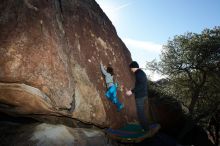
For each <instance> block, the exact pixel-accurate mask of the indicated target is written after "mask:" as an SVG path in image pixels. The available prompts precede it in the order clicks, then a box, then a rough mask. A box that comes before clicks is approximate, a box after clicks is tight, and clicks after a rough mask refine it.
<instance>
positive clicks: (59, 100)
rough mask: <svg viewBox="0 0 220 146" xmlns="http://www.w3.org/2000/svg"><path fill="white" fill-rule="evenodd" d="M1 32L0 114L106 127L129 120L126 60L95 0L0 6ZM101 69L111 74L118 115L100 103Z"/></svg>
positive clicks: (11, 0) (9, 0)
mask: <svg viewBox="0 0 220 146" xmlns="http://www.w3.org/2000/svg"><path fill="white" fill-rule="evenodd" d="M0 32H1V33H0V56H1V57H0V111H1V112H4V113H8V114H15V115H22V116H24V115H28V116H31V115H34V117H36V115H41V116H42V115H56V116H57V115H58V116H64V117H71V118H74V119H78V120H80V121H83V122H87V123H92V124H95V125H100V126H111V127H117V126H120V125H121V124H123V123H125V122H129V121H133V120H135V118H136V111H135V104H134V98H133V97H132V98H126V97H125V94H124V91H125V89H124V87H127V88H131V87H132V85H133V78H132V75H131V72H130V71H129V68H128V64H129V63H130V62H131V55H130V52H129V51H128V49H127V48H126V46H125V45H124V43H123V42H122V41H121V39H120V38H119V37H118V36H117V33H116V30H115V28H114V26H113V25H112V23H111V21H110V20H109V19H108V18H107V16H106V15H105V13H104V12H103V11H102V10H101V8H100V7H99V5H98V4H97V3H96V2H95V0H89V1H88V0H53V1H45V0H21V1H15V0H2V1H1V5H0ZM100 62H103V64H105V65H108V64H111V65H112V66H113V68H114V72H115V74H116V75H115V79H116V81H117V82H118V83H119V94H118V95H119V100H120V101H121V102H123V103H124V104H125V109H124V110H123V111H122V112H120V113H119V112H117V110H116V107H115V106H114V105H113V104H112V103H111V102H109V101H108V100H107V99H106V98H105V96H104V93H105V91H106V86H105V82H104V79H103V76H102V74H101V72H100V66H99V63H100Z"/></svg>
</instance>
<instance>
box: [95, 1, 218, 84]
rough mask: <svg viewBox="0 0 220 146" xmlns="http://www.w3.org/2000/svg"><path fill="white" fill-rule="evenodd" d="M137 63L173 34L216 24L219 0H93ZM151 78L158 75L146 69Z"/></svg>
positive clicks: (143, 61) (154, 53) (148, 57)
mask: <svg viewBox="0 0 220 146" xmlns="http://www.w3.org/2000/svg"><path fill="white" fill-rule="evenodd" d="M96 2H97V3H98V4H99V5H100V7H101V8H102V9H103V11H104V12H105V13H106V14H107V16H108V17H109V19H110V20H111V21H112V23H113V25H114V26H115V28H116V30H117V33H118V35H119V37H120V38H121V39H122V40H123V41H124V43H125V44H126V46H127V47H128V49H129V50H130V52H131V54H132V59H133V60H137V61H138V62H139V64H140V66H141V67H145V64H146V61H151V60H153V59H154V58H156V59H157V60H158V59H159V54H160V51H161V48H162V45H164V44H166V42H167V40H168V39H169V38H170V39H172V38H173V37H174V36H175V35H180V34H184V33H186V32H195V33H200V32H201V31H202V30H203V29H205V28H213V27H214V26H220V9H219V8H220V0H96ZM147 73H148V75H150V76H151V78H152V79H153V80H156V79H158V78H159V77H160V76H159V75H157V74H152V73H150V72H147Z"/></svg>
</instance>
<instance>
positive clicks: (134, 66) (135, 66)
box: [129, 61, 139, 68]
mask: <svg viewBox="0 0 220 146" xmlns="http://www.w3.org/2000/svg"><path fill="white" fill-rule="evenodd" d="M129 67H130V68H139V65H138V63H137V62H136V61H132V62H131V63H130V65H129Z"/></svg>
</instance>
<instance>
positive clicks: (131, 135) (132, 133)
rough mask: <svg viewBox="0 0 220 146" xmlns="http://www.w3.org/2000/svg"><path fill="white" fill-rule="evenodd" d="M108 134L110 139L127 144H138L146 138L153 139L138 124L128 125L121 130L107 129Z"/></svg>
mask: <svg viewBox="0 0 220 146" xmlns="http://www.w3.org/2000/svg"><path fill="white" fill-rule="evenodd" d="M154 126H157V125H156V124H152V125H150V127H151V128H153V127H154ZM106 134H107V136H108V137H109V138H111V139H115V140H118V141H120V142H125V143H138V142H141V141H143V140H144V139H146V138H150V137H152V134H151V133H150V132H148V131H143V129H142V128H141V126H140V125H138V124H126V125H125V126H123V127H121V128H119V129H111V128H109V129H107V130H106Z"/></svg>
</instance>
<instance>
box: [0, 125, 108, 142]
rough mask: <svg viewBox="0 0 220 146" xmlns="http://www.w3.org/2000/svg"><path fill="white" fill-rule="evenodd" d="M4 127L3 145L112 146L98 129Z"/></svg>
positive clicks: (2, 134) (37, 126) (41, 126)
mask: <svg viewBox="0 0 220 146" xmlns="http://www.w3.org/2000/svg"><path fill="white" fill-rule="evenodd" d="M1 124H2V123H1ZM3 125H4V126H3ZM3 125H1V126H0V131H1V136H0V137H1V141H0V144H1V145H17V146H24V145H32V146H42V145H46V146H75V145H80V146H93V145H94V146H111V144H109V143H108V140H107V138H106V137H105V134H104V132H102V131H101V130H97V129H87V128H70V127H67V126H64V125H53V124H46V123H41V124H40V123H32V124H26V125H17V124H7V123H4V124H3ZM3 130H4V131H5V132H4V133H2V131H3Z"/></svg>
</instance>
